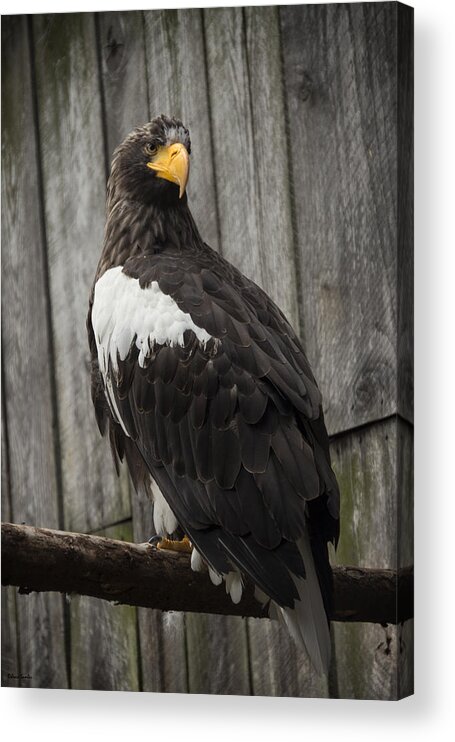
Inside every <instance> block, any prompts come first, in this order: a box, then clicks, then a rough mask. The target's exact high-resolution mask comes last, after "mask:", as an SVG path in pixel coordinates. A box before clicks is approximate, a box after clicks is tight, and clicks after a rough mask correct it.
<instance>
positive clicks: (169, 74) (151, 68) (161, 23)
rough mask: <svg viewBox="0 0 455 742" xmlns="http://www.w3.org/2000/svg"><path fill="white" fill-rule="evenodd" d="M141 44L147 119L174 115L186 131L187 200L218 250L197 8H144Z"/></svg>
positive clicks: (205, 238)
mask: <svg viewBox="0 0 455 742" xmlns="http://www.w3.org/2000/svg"><path fill="white" fill-rule="evenodd" d="M144 19H145V43H146V54H147V75H148V83H149V105H150V117H151V118H153V117H154V116H157V115H158V114H160V113H165V114H167V115H168V116H177V117H178V118H180V119H181V120H182V121H183V122H184V124H185V125H186V126H187V127H188V128H189V129H190V133H191V151H192V163H191V174H190V179H189V182H188V189H187V192H188V199H189V204H190V207H191V211H192V213H193V216H194V218H195V220H196V224H197V225H198V227H199V230H200V232H201V234H202V236H203V238H204V240H205V241H206V242H208V243H209V245H211V247H213V248H214V249H215V250H216V249H217V248H218V223H217V207H216V200H215V180H214V167H215V166H216V164H215V165H214V162H213V153H212V141H211V134H210V111H209V98H208V91H207V78H206V66H205V65H206V61H205V58H204V37H203V28H202V11H200V10H164V11H161V10H160V11H158V10H154V11H147V12H145V13H144Z"/></svg>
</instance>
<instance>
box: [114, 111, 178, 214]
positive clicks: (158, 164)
mask: <svg viewBox="0 0 455 742" xmlns="http://www.w3.org/2000/svg"><path fill="white" fill-rule="evenodd" d="M190 151H191V142H190V134H189V131H188V129H187V128H186V127H185V126H184V125H183V124H182V122H181V121H179V120H178V119H175V118H169V117H168V116H164V115H163V114H162V115H161V116H157V117H156V118H154V119H153V120H152V121H150V122H149V123H148V124H145V125H144V126H139V127H137V128H136V129H134V130H133V131H132V132H131V133H130V134H128V136H127V137H126V138H125V139H124V141H123V142H122V143H121V144H120V146H119V147H117V149H116V150H115V152H114V156H113V159H112V167H111V175H110V178H109V190H110V192H111V195H112V196H113V197H114V200H115V201H117V200H118V199H119V198H122V199H128V200H132V201H137V202H140V203H144V204H151V203H156V204H157V205H158V206H162V207H166V206H170V205H175V204H177V203H178V202H179V201H180V200H181V199H182V200H183V202H185V201H186V194H185V188H186V184H187V182H188V175H189V168H190ZM114 193H115V195H114Z"/></svg>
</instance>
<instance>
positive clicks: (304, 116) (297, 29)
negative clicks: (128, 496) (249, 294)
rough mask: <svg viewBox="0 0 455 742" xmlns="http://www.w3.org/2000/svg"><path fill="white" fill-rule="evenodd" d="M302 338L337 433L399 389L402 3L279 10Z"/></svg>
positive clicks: (392, 408) (380, 407)
mask: <svg viewBox="0 0 455 742" xmlns="http://www.w3.org/2000/svg"><path fill="white" fill-rule="evenodd" d="M280 14H281V21H282V40H283V54H284V66H285V83H286V92H287V107H288V114H289V123H290V143H291V154H292V156H291V173H292V180H293V185H294V196H295V201H294V209H295V222H296V226H297V236H298V245H299V255H300V274H301V286H300V290H301V295H302V298H303V314H304V333H305V340H306V346H307V351H308V355H309V358H310V362H312V364H313V368H314V371H315V374H316V378H317V379H318V382H319V384H320V387H321V390H322V393H323V396H324V399H325V409H326V419H327V422H328V427H329V430H330V432H331V433H334V432H339V431H342V430H346V429H349V428H351V427H354V426H356V425H359V424H362V423H365V422H367V421H369V420H374V419H378V418H382V417H384V416H386V415H389V414H393V413H395V412H397V411H399V412H400V413H401V414H402V415H403V416H405V417H408V418H411V416H412V410H411V409H409V406H408V405H404V397H402V399H401V400H399V399H398V394H397V311H398V308H397V293H396V292H397V285H396V273H397V109H396V99H397V54H396V48H397V20H396V5H395V4H393V3H359V4H341V5H338V4H328V5H323V6H315V5H302V6H283V7H282V8H281V9H280Z"/></svg>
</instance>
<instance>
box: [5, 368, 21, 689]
mask: <svg viewBox="0 0 455 742" xmlns="http://www.w3.org/2000/svg"><path fill="white" fill-rule="evenodd" d="M3 379H4V374H3V368H2V443H1V445H2V462H1V478H2V479H1V482H2V495H1V496H2V519H5V518H8V520H11V500H10V489H9V471H8V445H7V437H8V433H7V428H6V413H5V393H4V389H3ZM17 640H18V636H17V618H16V590H15V588H13V587H2V687H7V688H16V687H17V686H18V684H19V683H18V677H17V676H18V675H19V674H20V667H19V654H18V651H17V650H18V646H17Z"/></svg>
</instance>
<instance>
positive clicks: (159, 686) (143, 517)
mask: <svg viewBox="0 0 455 742" xmlns="http://www.w3.org/2000/svg"><path fill="white" fill-rule="evenodd" d="M132 505H133V528H134V540H135V541H136V542H137V543H142V542H144V541H147V540H148V539H149V538H150V536H152V535H154V534H155V528H154V525H153V505H152V503H151V502H150V501H149V500H148V498H147V497H146V496H145V495H137V494H136V493H133V497H132ZM169 590H172V585H171V584H170V585H169ZM138 626H139V642H140V657H141V670H142V689H143V690H144V691H154V692H156V693H187V692H188V668H187V665H188V661H187V659H188V658H187V651H186V631H185V614H184V613H179V612H176V611H170V612H167V613H166V612H163V611H159V610H151V609H148V608H138Z"/></svg>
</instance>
